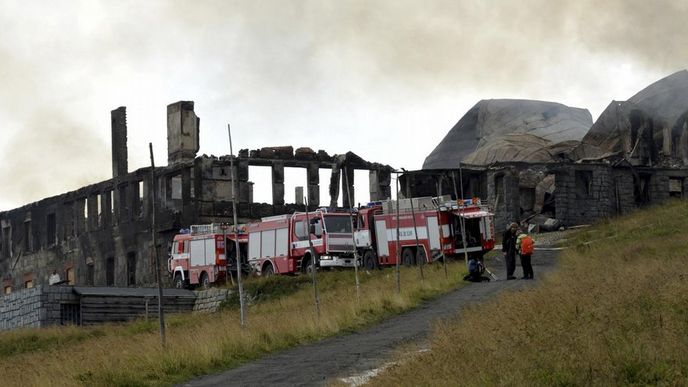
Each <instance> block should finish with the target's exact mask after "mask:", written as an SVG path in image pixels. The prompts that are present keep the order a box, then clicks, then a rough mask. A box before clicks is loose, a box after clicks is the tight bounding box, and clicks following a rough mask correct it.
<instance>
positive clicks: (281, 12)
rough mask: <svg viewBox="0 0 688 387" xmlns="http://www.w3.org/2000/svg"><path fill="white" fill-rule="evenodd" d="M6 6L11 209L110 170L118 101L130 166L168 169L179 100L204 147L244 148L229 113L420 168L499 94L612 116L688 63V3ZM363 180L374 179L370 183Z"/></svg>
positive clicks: (242, 124) (249, 135) (269, 130)
mask: <svg viewBox="0 0 688 387" xmlns="http://www.w3.org/2000/svg"><path fill="white" fill-rule="evenodd" d="M0 7H1V8H0V79H2V85H1V86H0V156H1V158H0V179H2V180H1V187H2V188H1V189H0V210H6V209H10V208H14V207H17V206H20V205H23V204H26V203H30V202H32V201H36V200H39V199H41V198H44V197H47V196H52V195H57V194H60V193H63V192H65V191H68V190H73V189H77V188H79V187H81V186H83V185H86V184H90V183H95V182H98V181H102V180H106V179H108V178H110V177H111V174H112V168H111V156H110V151H111V148H110V146H111V145H110V110H112V109H115V108H117V107H118V106H126V107H127V112H128V126H129V170H130V171H133V170H135V169H137V168H140V167H145V166H147V165H149V160H148V148H147V146H148V142H153V146H154V148H155V153H156V161H157V164H165V163H166V160H167V149H166V147H167V142H166V106H167V104H169V103H171V102H175V101H178V100H193V101H195V103H196V114H198V115H199V116H200V117H201V149H200V152H199V153H200V154H203V153H205V154H214V155H223V154H228V153H229V142H228V140H227V134H226V125H227V123H228V122H229V123H231V124H232V131H233V136H234V138H233V139H234V144H235V148H236V149H239V148H250V149H256V148H260V147H264V146H280V145H292V146H294V147H295V148H296V147H300V146H308V147H311V148H313V149H315V150H318V149H324V150H326V151H327V152H329V153H330V154H335V153H343V152H346V151H349V150H350V151H353V152H354V153H356V154H358V155H360V156H361V157H363V158H365V159H367V160H369V161H377V162H381V163H385V164H389V165H392V166H393V167H404V168H406V169H418V168H420V167H421V165H422V162H423V160H424V158H425V156H427V155H428V154H429V153H430V152H431V151H432V150H433V149H434V147H435V146H436V145H437V144H438V143H439V142H440V141H441V140H442V138H443V137H444V135H445V134H446V133H447V131H448V130H449V129H450V128H451V127H452V126H453V125H454V124H455V123H456V121H458V120H459V119H460V118H461V116H462V115H463V114H464V113H465V112H466V111H467V110H468V109H469V108H470V107H471V106H473V105H474V104H475V103H476V102H478V101H479V100H481V99H490V98H526V99H541V100H549V101H556V102H561V103H564V104H566V105H569V106H575V107H581V108H587V109H589V110H590V112H591V113H592V116H593V119H595V118H597V116H598V115H599V114H600V113H601V111H602V110H603V109H604V108H605V107H606V106H607V104H608V103H609V102H610V101H611V100H612V99H617V100H625V99H628V98H629V97H630V96H632V95H633V94H635V92H637V91H639V90H640V89H642V88H643V87H645V86H647V85H648V84H649V83H651V82H654V81H656V80H658V79H660V78H662V77H664V76H666V75H669V74H671V73H673V72H675V71H678V70H681V69H684V68H686V67H688V50H686V47H688V27H687V26H688V2H686V1H682V0H677V1H669V0H658V1H645V0H623V1H622V0H616V1H596V0H578V1H570V2H565V1H550V0H514V1H481V0H476V1H460V0H450V1H429V0H423V1H420V0H416V1H404V0H390V1H374V0H361V1H343V0H336V1H335V0H332V1H326V0H317V1H286V0H280V1H278V0H274V1H259V0H248V1H227V0H225V1H193V2H192V1H121V0H118V1H107V2H105V1H103V2H99V1H94V0H87V1H45V2H42V1H26V0H21V1H11V0H0ZM253 172H254V171H253V170H252V173H253ZM266 172H267V171H263V172H258V171H255V173H254V175H255V179H254V180H256V183H257V185H256V192H255V193H254V196H255V198H256V200H262V201H268V200H269V198H270V197H271V195H270V191H269V181H264V178H263V177H261V176H264V175H265V174H266ZM261 173H262V175H261ZM288 173H289V175H288V176H287V179H288V183H289V184H288V186H287V189H286V192H287V195H286V199H287V201H293V189H292V188H291V186H293V185H299V184H304V183H305V182H300V181H290V180H301V179H303V180H305V172H303V173H300V172H299V173H295V172H293V171H291V172H288ZM294 176H296V177H294ZM301 176H302V177H301ZM321 182H323V183H324V184H323V185H322V189H321V191H326V190H327V181H324V180H323V179H321ZM356 185H357V195H359V192H361V189H363V190H367V180H365V176H363V177H361V175H357V179H356ZM366 196H367V194H366ZM357 201H360V197H357Z"/></svg>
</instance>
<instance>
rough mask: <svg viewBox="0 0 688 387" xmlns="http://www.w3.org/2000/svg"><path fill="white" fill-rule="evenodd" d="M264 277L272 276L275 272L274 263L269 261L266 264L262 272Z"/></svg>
mask: <svg viewBox="0 0 688 387" xmlns="http://www.w3.org/2000/svg"><path fill="white" fill-rule="evenodd" d="M261 274H262V276H263V277H271V276H272V275H273V274H275V270H274V269H273V268H272V264H270V263H268V264H267V265H265V267H264V268H263V272H262V273H261Z"/></svg>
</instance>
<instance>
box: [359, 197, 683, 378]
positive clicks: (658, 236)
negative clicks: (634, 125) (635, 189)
mask: <svg viewBox="0 0 688 387" xmlns="http://www.w3.org/2000/svg"><path fill="white" fill-rule="evenodd" d="M687 228H688V203H686V202H685V201H682V202H673V203H670V204H667V205H665V206H663V207H655V208H651V209H647V210H644V211H641V212H638V213H635V214H633V215H631V216H628V217H624V218H620V219H615V220H613V221H611V222H608V223H603V224H599V225H597V226H595V227H593V228H590V229H588V230H586V231H584V232H581V233H579V234H578V235H577V237H576V238H575V240H571V241H570V242H569V243H570V246H571V248H569V249H567V250H566V251H565V252H564V253H563V254H562V255H561V260H560V270H557V271H556V272H553V273H552V274H550V275H548V276H547V277H546V278H544V280H543V281H542V282H541V284H540V286H538V287H535V288H530V289H527V290H525V291H522V292H517V293H511V294H502V296H501V297H499V298H498V299H496V300H494V301H493V302H491V303H489V304H487V305H483V306H481V307H480V308H474V309H472V310H470V311H466V312H464V313H463V314H462V316H461V318H459V319H455V320H454V321H450V322H448V323H446V324H445V325H443V326H441V327H438V328H437V329H436V330H435V333H434V336H433V338H432V339H431V342H432V344H431V350H430V351H428V352H425V353H423V354H421V355H419V356H417V357H414V358H413V359H404V360H401V361H400V363H399V365H397V366H395V367H392V368H390V369H389V370H388V371H387V372H385V373H383V375H382V376H380V377H378V378H376V379H374V380H373V382H372V384H373V385H382V386H392V385H394V386H397V385H406V386H411V385H458V384H460V385H629V384H630V385H634V384H637V385H645V384H653V385H656V384H666V385H682V384H684V383H685V381H686V378H688V334H687V333H688V269H687V268H686V260H687V258H688V257H687V256H688V234H687V233H686V229H687ZM583 241H591V242H590V243H588V242H583Z"/></svg>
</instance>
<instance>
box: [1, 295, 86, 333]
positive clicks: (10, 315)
mask: <svg viewBox="0 0 688 387" xmlns="http://www.w3.org/2000/svg"><path fill="white" fill-rule="evenodd" d="M74 303H78V298H77V296H76V294H74V292H73V291H72V287H71V286H48V285H42V286H37V287H35V288H31V289H21V290H17V291H14V292H12V293H11V294H8V295H6V296H3V297H2V298H1V299H0V330H9V329H17V328H38V327H43V326H48V325H53V324H60V323H62V322H63V319H64V316H63V313H62V308H63V307H62V305H63V304H74Z"/></svg>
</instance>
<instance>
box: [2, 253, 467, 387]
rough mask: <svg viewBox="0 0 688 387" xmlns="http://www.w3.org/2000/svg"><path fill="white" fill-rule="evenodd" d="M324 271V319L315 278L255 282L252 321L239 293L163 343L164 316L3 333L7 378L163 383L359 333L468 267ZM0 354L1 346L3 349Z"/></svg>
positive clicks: (174, 318) (189, 318)
mask: <svg viewBox="0 0 688 387" xmlns="http://www.w3.org/2000/svg"><path fill="white" fill-rule="evenodd" d="M449 273H450V276H449V278H445V276H444V270H443V268H442V265H441V264H440V265H429V266H426V267H425V281H420V278H419V271H418V268H402V272H401V279H402V292H401V294H397V293H396V291H395V289H396V286H395V272H394V269H393V268H389V269H386V270H380V271H374V272H371V273H366V272H361V273H360V279H361V281H360V282H361V287H360V293H359V298H358V299H357V293H356V289H355V286H354V273H353V271H333V272H319V273H318V284H319V290H320V298H321V308H320V309H321V310H320V318H317V317H316V314H315V307H314V302H313V289H312V286H311V277H310V276H297V277H271V278H259V279H249V280H247V281H246V283H245V289H246V294H247V295H248V296H249V299H250V300H251V301H250V303H249V307H248V311H247V326H246V328H245V329H241V328H240V327H239V316H238V315H239V313H238V308H237V307H236V306H237V303H238V299H237V298H233V299H230V300H228V301H227V303H226V305H225V307H224V308H223V309H222V310H221V312H219V313H216V314H211V315H192V314H182V315H171V316H168V317H167V318H166V322H167V339H168V340H167V346H166V348H165V350H161V348H160V341H159V334H158V330H157V320H152V321H148V322H146V321H135V322H132V323H128V324H121V325H104V326H98V327H95V328H77V327H69V328H51V329H47V330H24V331H17V332H7V333H0V351H2V348H6V349H5V351H6V352H5V353H4V354H2V355H0V356H1V358H2V360H3V361H2V362H0V375H3V380H12V381H16V384H18V385H40V386H43V385H86V386H139V385H141V386H158V385H171V384H174V383H180V382H183V381H184V380H188V379H189V378H192V377H195V376H199V375H204V374H208V373H211V372H216V371H219V370H222V369H226V368H230V367H235V366H237V365H239V364H242V363H245V362H247V361H250V360H253V359H256V358H259V357H261V356H264V355H265V354H268V353H271V352H274V351H278V350H281V349H285V348H288V347H292V346H295V345H301V344H305V343H309V342H313V341H316V340H319V339H322V338H324V337H328V336H332V335H338V334H343V333H347V332H352V331H356V330H357V329H360V328H361V327H364V326H367V325H370V324H373V323H375V322H378V321H380V320H381V319H383V318H385V317H387V316H390V315H393V314H396V313H400V312H402V311H405V310H408V309H410V308H413V307H414V306H417V305H418V304H419V303H421V302H422V301H423V300H426V299H429V298H433V297H437V296H438V295H440V294H443V293H446V292H447V291H449V290H451V289H454V288H456V287H458V286H461V285H462V281H461V278H462V276H463V274H464V264H463V263H462V262H461V263H454V264H450V265H449ZM0 353H1V352H0Z"/></svg>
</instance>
